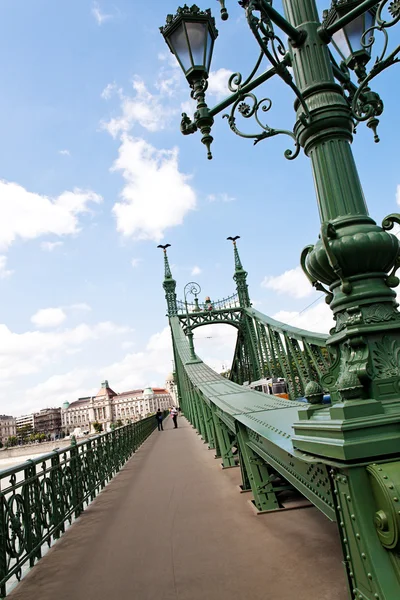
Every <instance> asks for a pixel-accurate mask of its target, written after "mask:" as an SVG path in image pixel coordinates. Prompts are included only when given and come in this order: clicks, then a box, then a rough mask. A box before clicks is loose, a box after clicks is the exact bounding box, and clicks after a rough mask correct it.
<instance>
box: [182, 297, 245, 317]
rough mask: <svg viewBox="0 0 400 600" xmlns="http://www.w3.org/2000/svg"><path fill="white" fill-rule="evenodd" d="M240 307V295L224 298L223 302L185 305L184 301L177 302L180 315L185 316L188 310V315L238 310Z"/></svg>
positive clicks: (189, 303) (188, 303)
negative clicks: (231, 309)
mask: <svg viewBox="0 0 400 600" xmlns="http://www.w3.org/2000/svg"><path fill="white" fill-rule="evenodd" d="M238 306H239V296H238V294H232V296H228V297H227V298H222V300H216V301H215V302H214V301H211V300H210V302H198V301H196V302H194V303H193V302H187V303H185V302H184V301H183V300H177V309H178V314H179V315H185V314H186V309H187V312H188V313H196V312H209V311H211V310H225V309H227V308H236V307H238Z"/></svg>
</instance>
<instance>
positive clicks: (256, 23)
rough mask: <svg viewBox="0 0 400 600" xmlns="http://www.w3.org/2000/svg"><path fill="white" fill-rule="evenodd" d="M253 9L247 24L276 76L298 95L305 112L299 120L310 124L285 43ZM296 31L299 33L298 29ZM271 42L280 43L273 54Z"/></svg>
mask: <svg viewBox="0 0 400 600" xmlns="http://www.w3.org/2000/svg"><path fill="white" fill-rule="evenodd" d="M253 8H255V7H254V6H252V5H249V7H248V8H247V10H246V16H247V22H248V24H249V27H250V29H251V31H252V33H253V35H254V37H255V38H256V40H257V42H258V44H259V46H260V48H261V49H262V51H263V52H264V54H265V56H266V57H267V58H268V60H269V61H270V63H271V65H272V66H273V67H274V68H275V71H276V74H277V75H279V77H280V78H281V79H283V81H284V82H285V83H286V84H287V85H288V86H289V87H290V88H291V89H292V90H293V92H294V93H295V94H296V96H297V98H298V100H299V102H300V104H301V106H302V108H303V110H304V114H303V115H302V116H300V117H299V118H300V119H302V118H303V120H304V121H305V122H307V123H310V121H311V115H310V111H309V109H308V106H307V103H306V101H305V100H304V98H303V95H302V93H301V92H300V90H299V89H298V87H297V86H296V84H295V83H294V81H293V77H292V75H291V74H290V72H289V70H288V69H287V65H288V64H290V62H288V59H287V58H286V56H287V55H286V53H284V45H283V42H282V41H281V40H280V39H279V37H278V36H277V35H275V32H274V31H273V28H272V25H271V24H267V25H266V24H265V23H262V22H261V21H260V19H258V18H257V17H255V16H254V15H253V14H252V12H251V11H252V10H253ZM259 29H261V32H262V33H263V36H261V35H260V32H259ZM296 31H297V29H296ZM265 39H266V40H268V41H267V43H265V41H264V40H265ZM269 41H271V43H272V44H273V43H274V41H276V42H277V43H278V48H277V49H276V48H275V46H272V48H273V52H271V51H270V49H269V48H268V42H269ZM278 53H281V54H282V56H283V58H282V60H279V58H278Z"/></svg>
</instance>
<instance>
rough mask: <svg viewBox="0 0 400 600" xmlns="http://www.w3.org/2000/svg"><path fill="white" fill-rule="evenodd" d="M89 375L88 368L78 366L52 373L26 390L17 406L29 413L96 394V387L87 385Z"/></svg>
mask: <svg viewBox="0 0 400 600" xmlns="http://www.w3.org/2000/svg"><path fill="white" fill-rule="evenodd" d="M90 375H91V371H90V370H89V369H78V368H77V369H73V370H72V371H69V372H68V373H63V374H61V375H59V374H56V375H52V376H51V377H49V379H47V380H46V381H43V382H42V383H39V384H37V385H35V386H33V387H31V388H29V390H27V392H26V393H25V401H24V402H23V403H22V404H21V405H20V406H19V410H20V412H21V413H25V412H26V413H29V412H31V411H32V410H39V409H41V408H46V407H53V406H61V405H62V404H63V403H64V402H74V401H75V400H77V399H78V398H79V397H82V396H85V395H94V394H96V393H97V388H96V387H89V388H88V387H87V383H88V380H90ZM93 383H94V382H93ZM99 387H100V386H99Z"/></svg>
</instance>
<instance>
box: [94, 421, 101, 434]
mask: <svg viewBox="0 0 400 600" xmlns="http://www.w3.org/2000/svg"><path fill="white" fill-rule="evenodd" d="M93 429H94V430H95V432H96V433H101V432H102V431H103V425H102V424H101V423H99V422H98V421H95V422H94V423H93Z"/></svg>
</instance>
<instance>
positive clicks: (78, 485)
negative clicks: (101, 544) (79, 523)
mask: <svg viewBox="0 0 400 600" xmlns="http://www.w3.org/2000/svg"><path fill="white" fill-rule="evenodd" d="M165 414H166V413H165ZM156 426H157V423H156V420H155V418H154V417H148V418H146V419H143V420H141V421H138V422H136V423H130V424H128V425H125V426H123V427H119V428H117V429H115V430H114V431H111V432H109V433H103V434H100V435H98V436H95V437H93V438H91V439H88V440H85V441H82V442H78V443H77V442H76V440H75V439H72V442H71V446H69V447H67V448H63V449H62V450H54V451H53V452H50V453H48V454H45V455H42V456H40V457H38V458H33V459H30V460H28V461H26V462H24V463H22V464H20V465H18V466H16V467H13V468H10V469H5V470H3V471H0V597H2V598H4V597H5V596H6V594H7V591H8V587H9V583H10V580H11V581H12V580H13V579H14V580H15V579H16V580H17V581H19V580H20V579H21V577H22V576H23V575H24V574H25V571H26V570H27V569H28V567H33V566H34V564H35V563H36V562H37V561H38V560H39V559H40V558H41V557H42V552H43V548H44V547H45V546H48V547H50V546H52V544H53V543H54V542H55V541H56V540H57V539H59V537H60V536H61V535H62V534H63V533H64V531H65V529H66V528H68V526H69V525H70V524H71V522H72V521H73V519H74V518H77V517H79V515H80V514H81V513H82V512H83V511H84V510H85V508H86V507H87V506H88V505H89V504H90V503H91V502H92V500H94V498H95V497H96V496H97V495H98V494H99V492H100V491H101V490H102V489H103V488H104V487H105V485H106V484H107V483H108V482H109V481H110V480H111V479H112V478H113V477H114V475H116V474H117V473H118V471H119V470H120V469H121V468H122V466H123V465H124V464H125V463H126V461H127V460H128V459H129V458H130V457H131V456H132V454H133V453H134V452H135V451H136V450H137V449H138V448H139V447H140V446H141V444H142V443H143V442H144V441H145V440H146V439H147V438H148V436H149V435H150V434H151V433H152V432H153V431H154V429H155V428H156Z"/></svg>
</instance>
